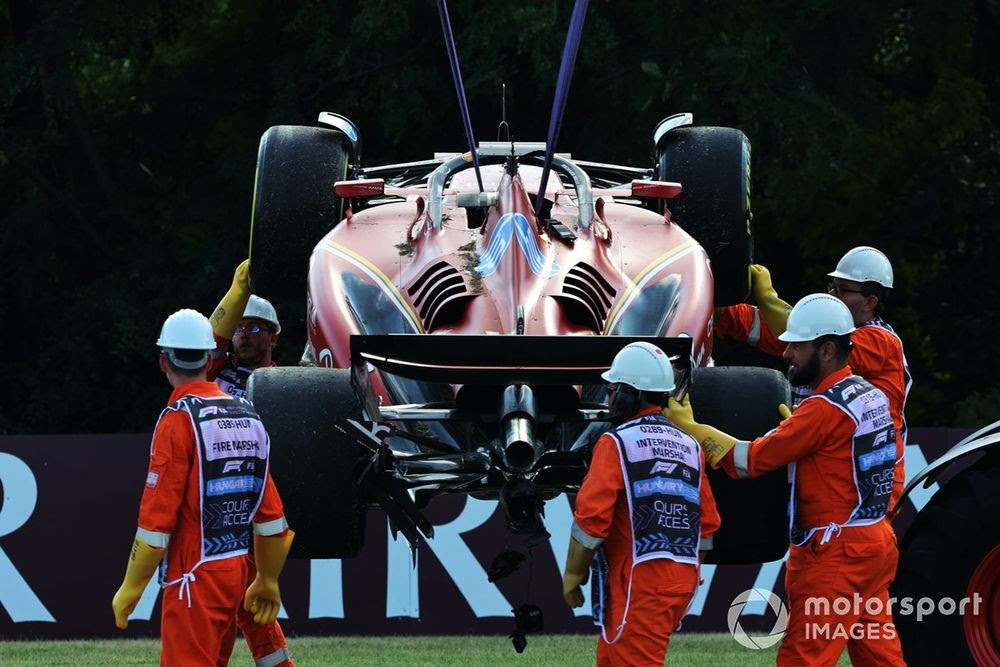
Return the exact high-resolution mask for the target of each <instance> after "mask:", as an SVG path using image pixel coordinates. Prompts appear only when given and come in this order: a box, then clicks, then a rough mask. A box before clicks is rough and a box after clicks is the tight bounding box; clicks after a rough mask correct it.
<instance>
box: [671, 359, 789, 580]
mask: <svg viewBox="0 0 1000 667" xmlns="http://www.w3.org/2000/svg"><path fill="white" fill-rule="evenodd" d="M690 396H691V406H692V407H693V409H694V418H695V420H696V421H698V422H699V423H702V424H711V425H712V426H714V427H716V428H718V429H719V430H721V431H723V432H725V433H728V434H730V435H732V436H734V437H736V438H739V439H740V440H753V439H754V438H756V437H758V436H762V435H764V434H765V433H767V432H768V431H770V430H771V429H772V428H774V427H775V426H777V425H778V422H779V421H780V417H779V415H778V404H779V403H784V404H785V405H790V404H791V403H790V402H791V396H790V389H789V386H788V381H787V380H786V379H785V376H784V375H782V374H781V373H779V372H778V371H775V370H771V369H770V368H753V367H749V366H729V367H716V368H696V369H694V373H693V375H692V379H691V391H690ZM707 473H708V481H709V484H710V485H711V487H712V493H713V494H714V495H715V502H716V504H717V505H718V508H719V514H720V515H721V516H722V517H723V521H722V527H721V528H720V529H719V531H718V532H717V533H715V537H714V539H713V548H712V550H711V551H709V552H708V554H707V556H706V558H705V562H706V563H720V564H736V563H767V562H770V561H773V560H778V559H779V558H781V557H782V556H783V555H784V554H785V551H787V549H788V494H789V485H788V470H787V468H785V467H782V468H779V469H778V470H772V471H771V472H769V473H767V474H765V475H761V476H760V477H755V478H753V479H740V480H737V479H733V478H731V477H729V475H727V474H726V473H725V472H724V471H723V470H722V469H721V468H720V469H718V470H713V469H712V468H708V469H707Z"/></svg>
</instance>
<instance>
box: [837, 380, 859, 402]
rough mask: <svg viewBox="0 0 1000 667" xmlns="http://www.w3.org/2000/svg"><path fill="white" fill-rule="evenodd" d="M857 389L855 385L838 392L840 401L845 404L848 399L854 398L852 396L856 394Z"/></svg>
mask: <svg viewBox="0 0 1000 667" xmlns="http://www.w3.org/2000/svg"><path fill="white" fill-rule="evenodd" d="M858 389H859V387H858V385H856V384H849V385H847V388H846V389H844V390H843V391H842V392H840V400H842V401H844V402H846V401H847V400H848V399H850V398H851V396H854V394H856V393H858Z"/></svg>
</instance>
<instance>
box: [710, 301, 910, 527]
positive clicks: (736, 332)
mask: <svg viewBox="0 0 1000 667" xmlns="http://www.w3.org/2000/svg"><path fill="white" fill-rule="evenodd" d="M879 324H880V323H876V322H868V323H865V324H862V325H861V326H859V327H858V328H857V329H855V330H854V332H853V333H852V334H851V343H852V344H853V347H852V348H851V352H850V354H849V355H848V357H847V363H849V364H850V365H851V368H853V369H854V372H855V373H857V374H858V375H860V376H861V377H863V378H864V379H866V380H868V381H869V382H871V383H872V384H873V385H875V387H877V388H878V389H881V390H882V393H884V394H885V395H886V397H887V398H888V399H889V410H890V412H891V413H892V423H893V425H894V426H895V427H896V460H897V461H898V463H897V464H896V474H895V477H894V482H893V484H894V486H893V489H892V499H891V501H890V503H889V506H890V507H892V506H894V505H895V504H896V501H897V500H899V498H900V496H901V495H902V493H903V486H904V485H905V484H906V470H905V468H904V464H903V455H904V454H905V453H906V420H905V419H904V417H903V409H904V407H905V406H906V395H907V393H909V390H910V374H909V370H908V369H907V366H906V358H905V357H904V356H903V344H902V342H900V340H899V337H898V336H896V335H895V334H894V333H892V332H891V331H889V330H888V329H887V328H885V327H884V326H880V325H879ZM715 333H716V335H718V336H724V337H727V338H733V339H736V340H745V341H747V342H749V343H751V344H753V345H755V346H756V347H757V348H759V349H760V350H761V351H763V352H766V353H767V354H773V355H776V356H781V354H782V353H783V352H784V351H785V347H786V345H787V343H782V342H781V341H779V340H778V339H777V338H775V336H774V334H773V333H771V330H770V329H768V328H767V323H766V322H764V318H762V317H760V313H759V312H758V310H757V308H756V307H755V306H752V305H750V304H746V303H741V304H738V305H735V306H728V307H726V308H723V309H722V314H721V315H720V317H719V318H718V319H717V320H715Z"/></svg>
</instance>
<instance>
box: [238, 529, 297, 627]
mask: <svg viewBox="0 0 1000 667" xmlns="http://www.w3.org/2000/svg"><path fill="white" fill-rule="evenodd" d="M294 537H295V533H293V532H292V531H290V530H289V531H288V532H287V533H285V534H284V535H282V536H280V537H263V536H261V535H254V536H253V557H254V561H256V563H257V576H256V577H255V578H254V580H253V582H252V583H251V584H250V586H249V587H248V588H247V592H246V595H244V596H243V608H244V609H246V610H247V611H249V612H250V613H252V614H253V620H254V622H255V623H258V624H260V625H270V624H271V623H274V620H275V619H276V618H278V612H279V611H281V591H279V590H278V575H280V574H281V569H282V568H283V567H285V559H286V558H288V550H289V549H291V548H292V538H294Z"/></svg>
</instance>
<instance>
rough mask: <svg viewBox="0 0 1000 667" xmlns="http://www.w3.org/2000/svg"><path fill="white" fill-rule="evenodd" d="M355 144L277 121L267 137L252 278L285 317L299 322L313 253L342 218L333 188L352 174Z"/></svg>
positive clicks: (260, 160) (257, 187)
mask: <svg viewBox="0 0 1000 667" xmlns="http://www.w3.org/2000/svg"><path fill="white" fill-rule="evenodd" d="M349 150H350V143H349V141H348V140H347V138H346V137H345V136H344V135H343V134H341V133H340V132H338V131H337V130H333V129H329V128H323V127H300V126H295V125H278V126H275V127H272V128H270V129H269V130H268V131H267V132H265V133H264V135H263V136H262V137H261V139H260V148H259V149H258V153H257V176H256V182H255V183H254V201H253V213H252V217H251V223H250V282H251V287H252V289H253V292H254V294H256V295H258V296H262V297H264V298H265V299H268V300H269V301H271V302H272V303H273V304H274V305H275V307H276V308H277V309H278V314H279V316H280V317H281V321H282V322H285V321H286V320H287V321H288V322H289V324H292V326H293V328H297V325H299V324H300V323H301V321H302V318H303V314H304V313H305V308H304V307H303V304H304V303H305V297H306V279H307V275H308V271H309V257H310V255H311V254H312V251H313V248H314V247H315V246H316V243H318V242H319V240H320V239H322V238H323V236H324V235H325V234H326V233H327V232H328V231H330V230H331V229H333V228H334V226H335V225H336V224H337V223H338V222H340V220H341V219H342V218H343V215H344V202H343V201H342V200H341V199H340V198H339V197H337V196H336V195H335V194H334V191H333V186H334V183H336V182H337V181H339V180H344V179H345V178H346V176H347V171H348V163H349V161H350V160H349Z"/></svg>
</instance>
